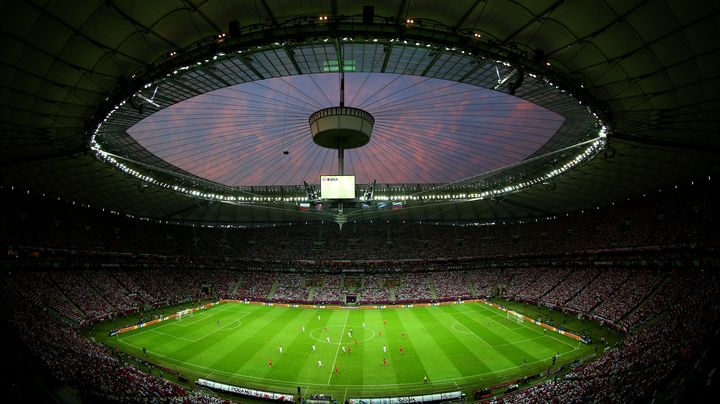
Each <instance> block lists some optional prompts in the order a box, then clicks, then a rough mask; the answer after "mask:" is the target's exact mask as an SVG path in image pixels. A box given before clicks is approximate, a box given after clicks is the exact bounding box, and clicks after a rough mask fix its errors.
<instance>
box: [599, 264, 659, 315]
mask: <svg viewBox="0 0 720 404" xmlns="http://www.w3.org/2000/svg"><path fill="white" fill-rule="evenodd" d="M662 278H663V274H661V273H660V272H658V271H650V270H639V271H631V272H630V276H628V278H627V279H626V280H625V282H623V284H622V285H621V287H619V288H618V289H617V291H616V292H615V293H614V294H613V295H612V296H609V297H608V298H607V299H606V300H605V301H604V302H602V303H601V304H600V305H599V306H598V307H597V308H596V309H595V310H594V311H593V313H594V314H596V315H598V316H601V317H603V318H606V319H608V320H611V321H618V320H620V319H621V318H622V317H624V316H625V315H626V314H627V313H629V312H630V311H631V310H632V309H634V308H635V307H636V306H637V305H638V304H639V303H640V302H641V301H642V300H643V299H645V297H647V296H648V295H649V294H650V292H652V291H653V289H654V288H655V286H656V285H657V284H658V283H659V282H660V281H661V280H662Z"/></svg>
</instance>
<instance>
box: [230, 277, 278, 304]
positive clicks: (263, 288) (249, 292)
mask: <svg viewBox="0 0 720 404" xmlns="http://www.w3.org/2000/svg"><path fill="white" fill-rule="evenodd" d="M274 282H275V273H267V272H247V273H245V274H244V275H243V278H242V283H241V284H240V286H239V291H238V293H237V295H238V298H239V299H248V300H259V301H264V300H266V299H267V298H268V296H269V295H270V289H271V288H272V286H273V283H274Z"/></svg>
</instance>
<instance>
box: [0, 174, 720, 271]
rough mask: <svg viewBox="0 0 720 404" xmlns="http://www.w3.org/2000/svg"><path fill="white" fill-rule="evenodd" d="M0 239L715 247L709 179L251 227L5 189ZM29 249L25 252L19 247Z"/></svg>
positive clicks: (88, 243)
mask: <svg viewBox="0 0 720 404" xmlns="http://www.w3.org/2000/svg"><path fill="white" fill-rule="evenodd" d="M0 192H1V193H2V194H3V196H4V198H3V200H4V202H6V204H7V207H6V210H7V213H6V215H5V216H4V218H3V219H4V225H5V226H4V227H3V230H2V231H0V242H3V243H4V244H5V245H8V246H12V247H13V248H15V249H16V251H20V252H23V254H31V253H33V252H38V251H40V252H41V256H42V254H43V253H47V250H45V249H62V250H72V251H86V252H87V251H92V252H95V253H98V254H101V253H102V254H110V253H113V254H142V255H143V256H153V255H162V256H172V257H182V259H183V260H186V261H193V262H196V261H210V262H224V261H225V260H232V259H236V258H242V259H248V260H263V261H282V262H288V261H297V260H310V261H318V260H319V261H322V260H398V259H434V258H438V257H445V258H450V257H461V256H462V257H506V256H509V255H520V254H538V253H539V252H541V253H543V254H547V253H565V252H569V251H593V250H596V249H598V248H601V249H602V248H627V247H637V246H678V245H681V246H711V247H717V241H716V240H718V239H720V230H718V229H720V226H718V219H717V217H716V216H717V215H716V214H714V212H715V211H714V209H715V208H714V207H715V206H717V205H718V204H720V196H719V195H718V193H717V192H716V190H715V189H714V188H713V187H712V184H711V183H709V182H708V183H707V184H704V185H702V186H701V185H699V184H698V185H694V186H686V187H684V188H683V187H679V188H678V189H671V190H668V191H666V192H662V193H655V194H650V195H646V196H644V197H641V198H635V199H632V200H629V201H623V202H618V203H616V204H614V205H613V206H606V207H603V208H601V209H593V210H592V211H585V212H575V213H572V214H568V215H566V216H565V215H563V216H560V217H555V218H553V219H552V220H545V219H543V220H540V219H530V220H522V221H517V222H513V223H510V222H508V223H505V224H502V223H496V224H494V225H484V226H451V225H444V224H435V223H423V224H419V223H395V222H388V223H385V222H384V223H375V224H369V223H346V224H345V226H343V230H340V229H339V228H338V227H337V226H335V225H330V224H320V223H317V224H313V223H309V224H290V225H284V226H281V225H278V226H269V227H250V228H224V227H223V228H207V227H201V226H182V225H163V224H157V223H153V222H149V221H139V220H135V219H132V218H128V217H125V216H122V215H114V214H109V213H103V212H97V211H95V210H93V209H91V208H86V207H81V206H79V205H78V204H71V203H68V202H66V201H57V200H54V199H49V198H42V197H40V196H35V195H28V194H26V193H20V192H17V191H9V190H7V189H5V190H0ZM24 251H27V252H24Z"/></svg>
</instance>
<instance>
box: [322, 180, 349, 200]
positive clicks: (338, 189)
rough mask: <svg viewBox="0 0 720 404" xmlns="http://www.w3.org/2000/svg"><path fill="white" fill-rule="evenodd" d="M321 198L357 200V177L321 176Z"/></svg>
mask: <svg viewBox="0 0 720 404" xmlns="http://www.w3.org/2000/svg"><path fill="white" fill-rule="evenodd" d="M320 198H322V199H355V176H354V175H321V176H320Z"/></svg>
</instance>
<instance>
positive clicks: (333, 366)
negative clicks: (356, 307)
mask: <svg viewBox="0 0 720 404" xmlns="http://www.w3.org/2000/svg"><path fill="white" fill-rule="evenodd" d="M348 317H350V311H349V310H348V311H346V312H345V324H343V330H342V332H341V333H340V341H338V342H342V338H343V335H345V327H346V326H347V321H348ZM340 345H342V343H339V344H338V347H337V350H336V351H335V360H333V364H332V367H330V377H328V382H327V384H328V385H330V380H331V379H332V375H333V370H335V363H337V356H338V353H339V352H340Z"/></svg>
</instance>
